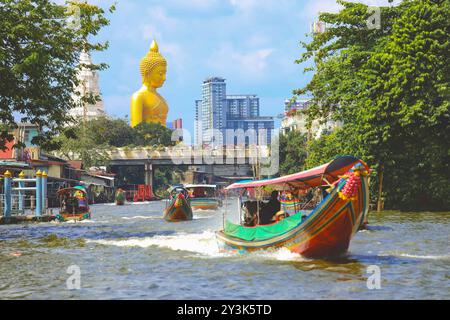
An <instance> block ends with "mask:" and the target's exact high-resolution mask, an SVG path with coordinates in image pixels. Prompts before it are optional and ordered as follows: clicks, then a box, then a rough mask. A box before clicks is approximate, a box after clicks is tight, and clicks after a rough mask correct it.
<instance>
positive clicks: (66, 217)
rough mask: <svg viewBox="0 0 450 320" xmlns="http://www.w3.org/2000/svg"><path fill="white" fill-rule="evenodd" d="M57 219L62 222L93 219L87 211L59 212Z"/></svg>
mask: <svg viewBox="0 0 450 320" xmlns="http://www.w3.org/2000/svg"><path fill="white" fill-rule="evenodd" d="M56 219H57V220H58V221H61V222H66V221H83V220H87V219H91V213H90V212H85V213H75V214H73V213H59V214H58V215H57V216H56Z"/></svg>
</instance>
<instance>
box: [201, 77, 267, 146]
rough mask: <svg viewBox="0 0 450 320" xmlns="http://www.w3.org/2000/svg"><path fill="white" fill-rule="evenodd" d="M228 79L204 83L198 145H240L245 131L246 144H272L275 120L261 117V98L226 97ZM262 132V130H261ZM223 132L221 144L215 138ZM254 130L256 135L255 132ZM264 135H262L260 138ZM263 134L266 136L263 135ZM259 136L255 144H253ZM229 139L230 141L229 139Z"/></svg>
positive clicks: (248, 96)
mask: <svg viewBox="0 0 450 320" xmlns="http://www.w3.org/2000/svg"><path fill="white" fill-rule="evenodd" d="M226 92H227V91H226V83H225V79H223V78H220V77H211V78H208V79H206V80H205V81H203V86H202V99H201V100H196V101H195V124H194V128H195V133H194V136H195V139H194V143H195V144H196V145H205V144H206V145H211V144H214V143H216V144H237V143H243V141H241V140H239V138H240V137H238V136H236V134H238V133H239V134H240V135H242V134H241V133H242V131H238V130H239V129H241V130H243V131H244V135H245V137H244V138H243V139H245V143H246V144H249V143H267V144H270V142H271V140H272V130H273V129H274V121H273V117H261V116H260V114H259V98H258V96H257V95H254V94H245V95H227V94H226ZM261 129H262V130H261ZM214 130H216V133H218V132H220V133H221V136H222V138H223V140H222V141H216V139H217V137H214V134H215V132H214ZM253 130H254V131H253ZM260 133H261V135H260ZM262 133H266V134H264V136H263V135H262ZM252 135H256V137H255V139H254V140H256V141H254V140H252ZM227 137H228V138H227Z"/></svg>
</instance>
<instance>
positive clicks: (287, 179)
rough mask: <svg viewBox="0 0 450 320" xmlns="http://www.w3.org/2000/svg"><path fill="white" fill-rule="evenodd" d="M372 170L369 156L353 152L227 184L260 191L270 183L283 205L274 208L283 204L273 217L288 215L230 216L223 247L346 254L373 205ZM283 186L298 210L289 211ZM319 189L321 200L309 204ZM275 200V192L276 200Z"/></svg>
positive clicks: (313, 255) (317, 254)
mask: <svg viewBox="0 0 450 320" xmlns="http://www.w3.org/2000/svg"><path fill="white" fill-rule="evenodd" d="M368 174H369V167H368V166H367V164H366V163H365V162H363V161H362V160H360V159H358V158H355V157H352V156H342V157H338V158H336V159H334V160H333V161H331V162H329V163H326V164H323V165H321V166H319V167H316V168H313V169H310V170H306V171H303V172H299V173H294V174H290V175H287V176H282V177H279V178H273V179H266V180H257V181H250V182H249V181H244V182H237V183H234V184H232V185H230V186H228V187H227V188H226V189H227V190H230V189H242V190H247V191H251V190H252V191H253V193H256V194H258V191H261V190H262V189H264V188H268V189H270V190H272V192H277V193H278V207H276V206H275V207H272V208H275V210H277V209H280V210H279V211H278V212H277V213H275V214H274V220H278V218H279V217H281V218H283V217H284V219H279V221H275V222H273V223H271V224H266V225H261V224H258V223H257V224H256V225H254V226H251V224H250V226H248V224H247V226H245V225H242V222H241V224H233V223H231V222H230V221H226V222H224V229H223V230H221V231H218V232H217V233H216V235H217V239H218V240H219V241H218V242H219V244H220V245H221V246H222V248H224V249H228V250H232V251H235V252H240V253H242V252H249V251H255V250H267V249H274V248H275V249H276V248H281V247H285V248H287V249H289V250H290V251H291V252H294V253H298V254H301V255H302V256H305V257H311V258H320V257H331V256H337V255H341V254H343V253H345V252H346V251H347V250H348V247H349V244H350V240H351V239H352V237H353V236H354V234H355V233H356V232H357V231H358V229H359V228H360V226H361V225H362V224H363V223H365V222H366V219H367V213H368V210H369V182H368ZM305 191H306V192H305ZM283 192H284V193H286V192H290V193H291V195H293V198H294V199H292V201H291V203H288V204H289V205H291V209H292V207H294V212H293V213H292V214H291V215H289V216H288V214H286V211H285V208H283V203H282V201H280V193H281V194H283ZM308 193H309V195H310V196H309V199H308V197H306V199H305V198H303V199H300V197H301V194H306V195H307V194H308ZM299 194H300V196H299ZM316 195H319V196H321V197H319V198H322V199H319V200H320V202H319V203H318V204H317V206H316V207H315V208H314V209H313V210H312V211H309V210H304V209H303V208H304V207H307V206H306V205H307V204H310V203H311V201H313V199H314V198H315V197H316ZM296 197H297V198H296ZM295 198H296V199H295ZM276 201H277V200H276V197H275V200H274V203H276ZM251 203H252V202H250V203H249V202H247V205H246V204H245V203H244V209H245V210H246V213H248V212H249V210H248V208H252V205H251ZM253 203H255V202H253ZM256 204H257V205H256V207H259V208H261V207H262V208H264V203H260V202H256ZM253 208H255V205H253ZM259 208H258V209H259ZM282 209H284V210H282ZM241 210H242V207H241ZM261 214H262V211H259V212H257V213H256V216H257V217H256V219H255V220H256V221H258V218H260V215H261ZM241 218H242V212H241ZM224 220H225V219H224ZM241 221H242V219H241ZM247 222H248V221H247Z"/></svg>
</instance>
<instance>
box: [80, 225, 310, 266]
mask: <svg viewBox="0 0 450 320" xmlns="http://www.w3.org/2000/svg"><path fill="white" fill-rule="evenodd" d="M86 242H88V243H89V242H90V243H97V244H101V245H110V246H117V247H140V248H149V247H152V246H156V247H159V248H165V249H170V250H174V251H186V252H191V253H194V254H196V256H197V257H201V258H223V257H241V258H246V259H247V258H250V259H263V260H277V261H296V262H302V261H309V260H308V259H306V258H304V257H302V256H300V255H299V254H296V253H293V252H291V251H289V250H288V249H287V248H280V249H273V250H266V251H258V252H252V253H249V254H239V253H236V252H231V251H226V250H223V249H221V248H220V247H219V245H218V243H217V239H216V235H215V232H214V231H209V230H208V231H204V232H202V233H193V234H183V233H182V234H177V235H171V236H154V237H145V238H129V239H121V240H109V239H108V240H106V239H100V240H86Z"/></svg>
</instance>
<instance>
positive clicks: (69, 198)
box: [56, 186, 91, 222]
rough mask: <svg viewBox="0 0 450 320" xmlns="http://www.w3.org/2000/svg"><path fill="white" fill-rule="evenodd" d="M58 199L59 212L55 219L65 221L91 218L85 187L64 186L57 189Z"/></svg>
mask: <svg viewBox="0 0 450 320" xmlns="http://www.w3.org/2000/svg"><path fill="white" fill-rule="evenodd" d="M58 196H59V200H60V209H59V213H58V214H57V215H56V219H57V220H59V221H61V222H65V221H81V220H85V219H90V218H91V211H90V209H89V204H88V198H87V192H86V189H85V188H84V187H82V186H76V187H73V188H65V189H61V190H59V191H58Z"/></svg>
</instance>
